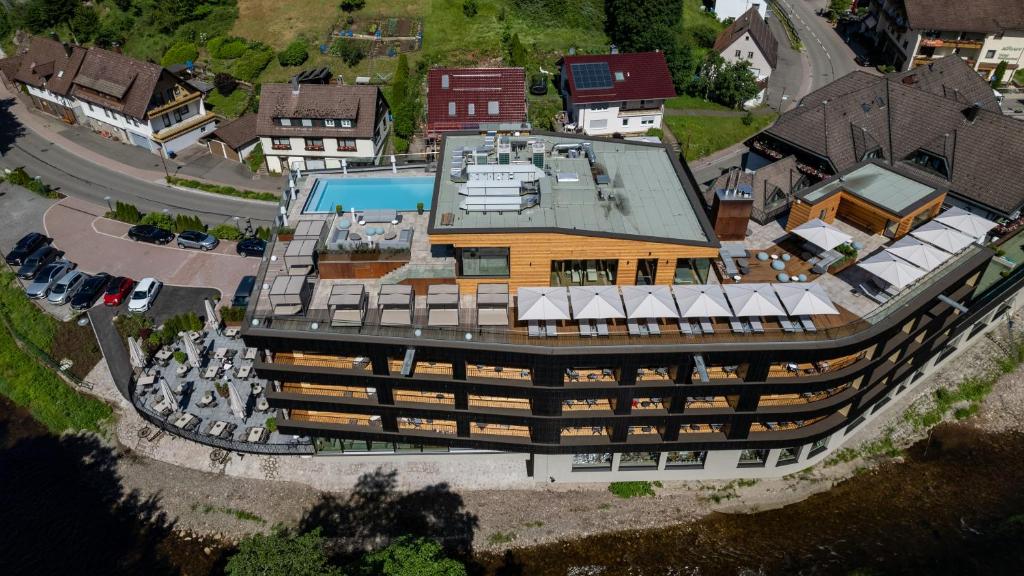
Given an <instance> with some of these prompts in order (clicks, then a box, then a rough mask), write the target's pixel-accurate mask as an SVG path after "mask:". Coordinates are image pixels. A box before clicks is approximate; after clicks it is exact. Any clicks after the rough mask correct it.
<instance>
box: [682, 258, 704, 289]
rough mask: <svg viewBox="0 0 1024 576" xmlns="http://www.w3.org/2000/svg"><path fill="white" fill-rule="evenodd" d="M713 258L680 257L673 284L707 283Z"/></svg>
mask: <svg viewBox="0 0 1024 576" xmlns="http://www.w3.org/2000/svg"><path fill="white" fill-rule="evenodd" d="M710 271H711V260H709V259H707V258H679V259H678V260H676V273H675V275H674V276H673V277H672V283H673V284H707V282H708V273H709V272H710Z"/></svg>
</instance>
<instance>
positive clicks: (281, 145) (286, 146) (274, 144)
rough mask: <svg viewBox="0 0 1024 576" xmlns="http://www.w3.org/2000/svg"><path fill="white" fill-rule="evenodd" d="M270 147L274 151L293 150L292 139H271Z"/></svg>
mask: <svg viewBox="0 0 1024 576" xmlns="http://www.w3.org/2000/svg"><path fill="white" fill-rule="evenodd" d="M270 147H271V148H272V149H274V150H291V149H292V141H291V139H290V138H271V139H270Z"/></svg>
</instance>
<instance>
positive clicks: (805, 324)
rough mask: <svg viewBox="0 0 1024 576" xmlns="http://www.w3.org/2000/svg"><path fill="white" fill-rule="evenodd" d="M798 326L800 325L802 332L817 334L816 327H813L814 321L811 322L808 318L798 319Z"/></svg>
mask: <svg viewBox="0 0 1024 576" xmlns="http://www.w3.org/2000/svg"><path fill="white" fill-rule="evenodd" d="M800 324H802V325H803V327H804V330H807V331H808V332H817V331H818V327H817V326H815V325H814V321H813V320H811V317H810V316H801V317H800Z"/></svg>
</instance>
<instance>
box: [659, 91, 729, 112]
mask: <svg viewBox="0 0 1024 576" xmlns="http://www.w3.org/2000/svg"><path fill="white" fill-rule="evenodd" d="M665 107H666V108H679V109H681V110H732V108H729V107H728V106H722V105H721V104H719V103H717V102H711V101H709V100H705V99H703V98H701V97H700V96H691V95H689V94H683V95H682V96H676V97H675V98H669V99H668V100H666V101H665Z"/></svg>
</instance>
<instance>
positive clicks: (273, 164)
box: [260, 133, 385, 172]
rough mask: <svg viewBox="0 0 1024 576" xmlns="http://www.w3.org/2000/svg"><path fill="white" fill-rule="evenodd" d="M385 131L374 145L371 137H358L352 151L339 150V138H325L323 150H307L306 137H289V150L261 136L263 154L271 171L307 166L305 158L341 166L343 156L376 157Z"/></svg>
mask: <svg viewBox="0 0 1024 576" xmlns="http://www.w3.org/2000/svg"><path fill="white" fill-rule="evenodd" d="M383 134H384V133H381V137H380V139H379V140H380V141H379V143H377V145H376V146H375V145H374V142H373V140H371V139H369V138H358V139H356V149H355V150H354V151H351V152H339V151H338V139H337V138H324V139H323V141H324V149H323V150H306V141H305V138H299V137H292V138H289V143H290V149H289V150H274V148H273V139H272V138H270V137H268V136H261V137H260V142H261V143H262V144H263V154H264V156H265V157H266V159H267V170H270V171H271V172H283V171H284V170H285V169H287V168H288V167H290V166H295V165H297V166H299V167H301V168H303V169H305V168H306V164H305V159H306V158H313V159H321V158H322V159H323V160H324V166H325V167H326V168H341V159H342V158H360V159H362V158H376V157H377V156H378V155H379V154H380V149H381V146H382V145H383V143H384V140H385V138H384V136H383Z"/></svg>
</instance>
